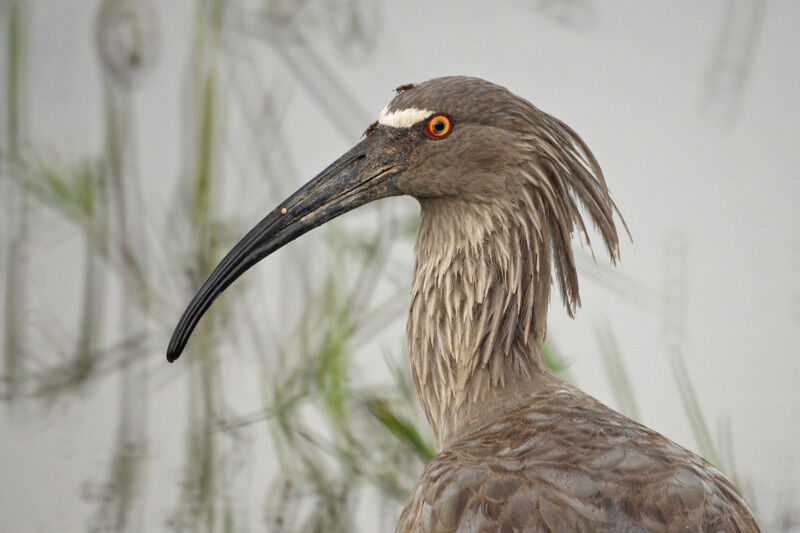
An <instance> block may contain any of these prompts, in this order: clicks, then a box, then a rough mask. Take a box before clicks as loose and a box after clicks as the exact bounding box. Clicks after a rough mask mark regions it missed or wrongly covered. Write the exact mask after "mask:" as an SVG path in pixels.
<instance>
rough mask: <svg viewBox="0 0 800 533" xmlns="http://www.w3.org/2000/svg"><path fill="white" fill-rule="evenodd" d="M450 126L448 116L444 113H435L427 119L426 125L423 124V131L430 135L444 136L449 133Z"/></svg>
mask: <svg viewBox="0 0 800 533" xmlns="http://www.w3.org/2000/svg"><path fill="white" fill-rule="evenodd" d="M451 128H452V124H451V123H450V119H449V118H447V117H446V116H444V115H436V116H434V117H431V119H430V120H429V121H428V125H427V126H425V133H427V134H428V135H430V136H431V137H444V136H445V135H447V134H448V133H450V129H451Z"/></svg>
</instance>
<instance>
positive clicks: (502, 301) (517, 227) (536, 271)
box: [407, 195, 551, 446]
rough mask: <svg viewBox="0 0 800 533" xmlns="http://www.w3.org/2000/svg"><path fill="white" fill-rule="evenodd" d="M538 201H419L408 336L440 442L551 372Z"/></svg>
mask: <svg viewBox="0 0 800 533" xmlns="http://www.w3.org/2000/svg"><path fill="white" fill-rule="evenodd" d="M524 196H525V195H524ZM537 198H538V197H536V196H533V195H532V196H530V197H526V198H523V199H522V200H521V201H520V202H519V204H518V205H517V206H516V207H515V208H511V209H509V206H508V205H505V206H500V205H493V204H491V203H469V202H461V201H458V200H450V199H436V200H422V201H421V204H422V216H421V220H420V227H419V233H418V236H417V243H416V264H415V268H414V281H413V286H412V299H411V310H410V314H409V319H408V325H407V336H408V346H409V354H410V360H411V373H412V379H413V381H414V384H415V386H416V388H417V394H418V396H419V398H420V402H421V404H422V407H423V409H424V410H425V413H426V415H427V417H428V420H429V422H430V424H431V426H432V427H433V430H434V434H435V437H436V440H437V442H438V444H439V445H440V446H443V445H445V444H446V443H447V442H449V441H451V440H452V438H453V437H455V436H457V435H458V433H459V432H460V431H461V430H462V429H463V428H464V427H465V426H468V425H470V424H471V423H472V422H474V421H475V419H476V418H480V417H481V415H483V413H484V412H485V411H486V410H487V409H489V408H490V406H491V405H494V404H496V403H498V402H499V403H502V398H503V397H504V396H507V395H513V394H514V393H515V392H519V391H522V390H529V389H530V388H535V387H537V384H541V382H542V380H547V378H548V377H549V376H550V375H549V373H547V372H546V370H545V365H544V362H543V360H542V357H541V345H542V342H543V340H544V336H545V318H546V312H547V303H548V300H549V296H550V282H551V276H550V257H549V255H550V251H549V247H548V245H547V243H546V241H545V240H544V239H543V238H542V230H541V228H542V224H541V221H540V220H538V215H537V213H542V212H544V210H543V208H542V206H541V205H537V201H540V200H538V199H537Z"/></svg>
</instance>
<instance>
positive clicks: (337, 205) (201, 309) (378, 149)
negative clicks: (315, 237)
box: [167, 128, 406, 363]
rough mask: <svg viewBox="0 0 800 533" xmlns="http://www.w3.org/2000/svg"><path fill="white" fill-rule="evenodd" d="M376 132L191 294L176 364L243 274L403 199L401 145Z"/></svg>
mask: <svg viewBox="0 0 800 533" xmlns="http://www.w3.org/2000/svg"><path fill="white" fill-rule="evenodd" d="M398 135H399V134H398V132H397V130H393V129H386V128H378V129H376V130H374V131H373V132H372V133H370V134H369V136H368V137H366V138H365V139H364V140H362V141H361V142H360V143H358V144H357V145H356V146H355V147H353V148H352V149H351V150H350V151H349V152H347V153H346V154H344V155H343V156H342V157H340V158H339V159H338V160H337V161H336V162H334V163H333V164H332V165H330V166H329V167H328V168H326V169H325V170H323V171H322V172H321V173H320V174H319V175H317V177H315V178H314V179H312V180H311V181H309V182H308V183H306V184H305V185H304V186H303V187H301V188H300V190H298V191H297V192H296V193H294V194H293V195H291V196H290V197H289V198H288V199H286V200H285V201H284V202H283V203H281V204H280V205H279V206H278V207H277V208H275V210H273V211H272V212H271V213H270V214H268V215H267V216H266V217H265V218H264V219H263V220H262V221H261V222H259V223H258V225H256V227H254V228H253V229H252V230H250V232H249V233H248V234H247V235H245V237H244V238H243V239H242V240H241V241H239V242H238V243H237V244H236V246H234V247H233V249H232V250H231V251H230V252H228V255H226V256H225V258H224V259H222V261H220V263H219V264H218V265H217V266H216V268H214V271H213V272H211V275H210V276H209V277H208V279H206V281H205V283H203V285H202V286H201V287H200V290H198V291H197V294H195V295H194V298H192V301H191V302H190V303H189V306H188V307H187V308H186V311H184V312H183V316H182V317H181V319H180V322H178V325H177V327H176V328H175V331H174V332H173V333H172V339H170V341H169V347H168V348H167V360H168V361H169V362H170V363H171V362H173V361H175V359H177V358H178V357H179V356H180V355H181V352H182V351H183V348H184V347H185V346H186V343H187V341H188V340H189V336H190V335H191V334H192V331H193V330H194V328H195V326H197V323H198V322H199V321H200V318H201V317H202V316H203V313H205V312H206V311H207V310H208V308H209V307H211V304H212V303H213V301H214V299H215V298H216V297H217V296H218V295H219V294H220V293H221V292H222V291H224V290H225V289H226V288H227V287H228V285H230V284H231V283H233V282H234V281H235V280H236V278H238V277H239V276H241V275H242V274H243V273H244V272H245V271H246V270H247V269H249V268H250V267H251V266H253V265H255V264H256V263H257V262H259V261H260V260H261V259H263V258H265V257H267V256H268V255H269V254H271V253H272V252H274V251H275V250H277V249H278V248H280V247H282V246H284V245H285V244H288V243H290V242H291V241H293V240H294V239H296V238H297V237H299V236H301V235H303V234H304V233H306V232H307V231H309V230H311V229H314V228H316V227H317V226H319V225H321V224H324V223H325V222H327V221H329V220H331V219H333V218H336V217H338V216H339V215H341V214H343V213H346V212H347V211H350V210H352V209H355V208H356V207H359V206H361V205H364V204H366V203H369V202H371V201H373V200H377V199H379V198H385V197H387V196H396V195H399V194H401V193H400V191H399V190H398V188H397V178H398V177H399V175H400V173H402V171H403V161H404V160H405V156H406V154H405V153H404V152H405V150H404V149H403V147H404V145H405V143H403V142H397V141H402V140H401V139H397V138H396V137H398Z"/></svg>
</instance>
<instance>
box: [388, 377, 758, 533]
mask: <svg viewBox="0 0 800 533" xmlns="http://www.w3.org/2000/svg"><path fill="white" fill-rule="evenodd" d="M397 531H402V532H405V531H414V532H440V531H442V532H444V531H453V532H455V531H457V532H480V531H487V532H488V531H492V532H494V531H508V532H512V531H530V532H534V531H536V532H538V531H628V532H645V531H727V532H734V531H745V532H752V531H758V527H757V526H756V524H755V522H754V520H753V518H752V516H751V514H750V511H749V509H748V507H747V504H746V503H745V502H744V500H743V499H742V498H741V497H740V496H739V495H738V493H737V491H736V489H735V488H734V487H733V485H732V484H731V483H730V482H729V481H728V480H727V479H725V477H724V476H723V475H722V474H721V473H719V472H718V471H717V470H716V469H715V468H714V467H713V466H711V465H710V464H709V463H707V462H706V461H704V460H703V459H702V458H700V457H698V456H697V455H695V454H693V453H691V452H690V451H688V450H686V449H684V448H682V447H680V446H678V445H677V444H675V443H673V442H671V441H669V440H668V439H666V438H665V437H663V436H661V435H660V434H658V433H656V432H655V431H652V430H650V429H648V428H646V427H644V426H642V425H641V424H638V423H636V422H634V421H632V420H630V419H628V418H626V417H625V416H623V415H621V414H619V413H616V412H615V411H613V410H611V409H609V408H607V407H606V406H604V405H603V404H601V403H600V402H598V401H597V400H594V399H593V398H591V397H589V396H586V395H584V394H582V393H580V392H579V391H577V390H565V391H562V392H559V393H557V394H554V395H552V394H551V395H548V396H547V397H546V398H532V402H531V404H530V405H528V406H526V407H525V408H523V409H519V410H516V411H514V412H512V413H509V414H508V415H506V416H505V417H503V418H502V419H500V420H498V421H497V422H495V423H493V424H491V425H489V426H484V427H483V428H481V429H479V430H476V431H474V432H473V433H471V434H470V435H467V436H465V437H464V438H461V439H459V440H458V441H457V442H455V443H454V444H452V445H451V446H449V447H448V448H447V449H445V450H443V451H442V452H441V453H439V454H438V455H437V456H436V457H435V458H434V459H433V460H432V461H431V462H430V463H429V464H428V465H427V466H426V468H425V470H424V472H423V474H422V477H421V479H420V482H419V484H418V485H417V487H416V488H415V489H414V491H412V493H411V496H410V498H409V501H408V503H407V504H406V507H405V509H404V510H403V513H402V515H401V518H400V522H399V523H398V528H397Z"/></svg>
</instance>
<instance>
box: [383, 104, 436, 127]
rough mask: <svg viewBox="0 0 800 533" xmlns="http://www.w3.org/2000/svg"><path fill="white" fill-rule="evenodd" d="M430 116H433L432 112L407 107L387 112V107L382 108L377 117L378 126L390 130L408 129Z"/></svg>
mask: <svg viewBox="0 0 800 533" xmlns="http://www.w3.org/2000/svg"><path fill="white" fill-rule="evenodd" d="M431 115H433V111H429V110H427V109H419V108H416V107H408V108H406V109H398V110H396V111H389V108H388V107H384V108H383V111H381V114H380V116H379V117H378V124H381V125H382V126H391V127H392V128H410V127H411V126H413V125H414V124H417V123H418V122H420V121H423V120H425V119H426V118H428V117H429V116H431Z"/></svg>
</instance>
